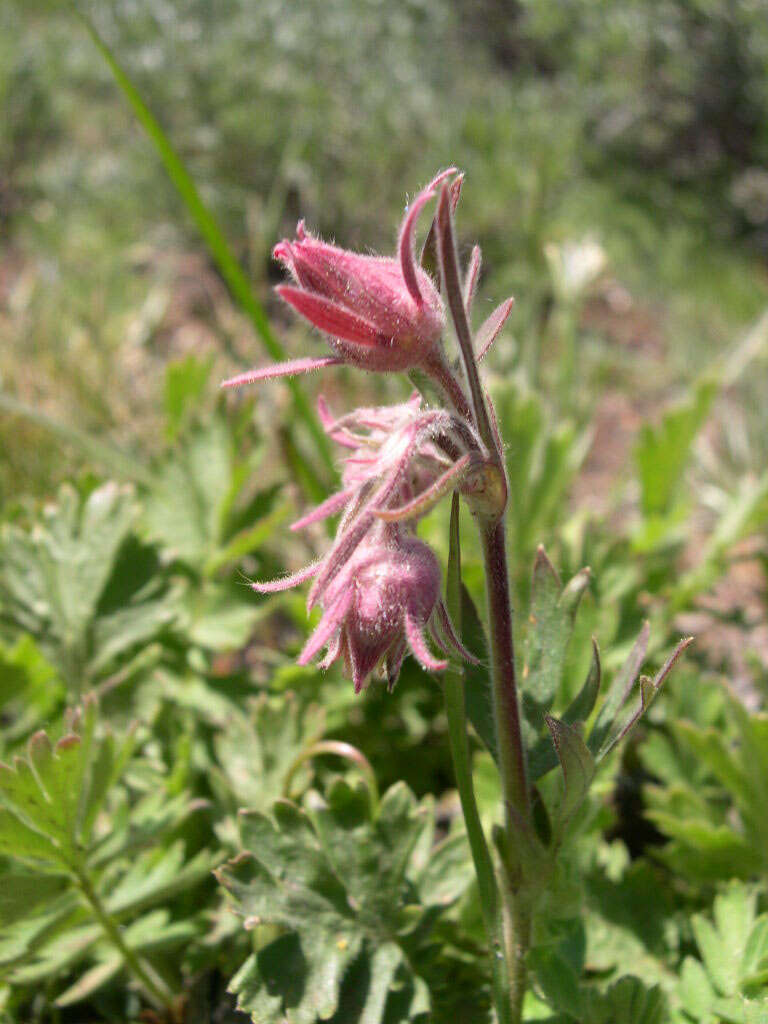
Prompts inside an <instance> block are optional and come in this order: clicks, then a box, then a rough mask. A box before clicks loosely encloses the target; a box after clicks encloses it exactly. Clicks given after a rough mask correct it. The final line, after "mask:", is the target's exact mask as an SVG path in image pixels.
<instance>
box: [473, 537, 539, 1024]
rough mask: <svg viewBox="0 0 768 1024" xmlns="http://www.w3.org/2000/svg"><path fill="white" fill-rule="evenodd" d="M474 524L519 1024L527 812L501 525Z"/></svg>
mask: <svg viewBox="0 0 768 1024" xmlns="http://www.w3.org/2000/svg"><path fill="white" fill-rule="evenodd" d="M478 525H479V527H480V536H481V540H482V545H483V557H484V561H485V583H486V595H487V602H488V623H489V632H490V637H489V640H490V653H491V687H492V694H493V718H494V723H495V726H496V745H497V750H498V756H499V774H500V776H501V791H502V797H503V801H504V814H505V825H506V837H505V838H506V842H505V857H504V872H503V879H502V883H503V884H502V887H501V899H502V903H503V907H502V911H503V915H504V938H505V943H504V944H505V953H506V961H507V970H508V974H509V992H510V997H509V1004H510V1012H511V1017H510V1020H511V1021H512V1022H513V1024H519V1022H520V1021H521V1014H522V1005H523V998H524V996H525V988H526V967H525V956H526V953H527V950H528V944H529V942H530V930H531V921H530V911H529V909H528V907H527V902H526V896H525V892H524V890H523V889H522V885H521V883H522V882H523V879H522V866H523V865H522V856H521V853H520V851H519V848H518V847H517V845H516V843H515V836H516V835H518V834H519V833H520V832H521V830H524V829H526V828H528V827H529V822H530V816H531V808H530V797H529V793H528V780H527V771H526V764H525V751H524V748H523V739H522V733H521V731H520V709H519V705H518V698H517V682H516V678H515V650H514V639H513V633H512V603H511V600H510V592H509V572H508V569H507V552H506V538H505V530H504V521H503V519H502V520H499V521H498V522H497V523H490V522H488V523H483V522H482V521H480V522H479V524H478Z"/></svg>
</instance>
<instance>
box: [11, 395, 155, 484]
mask: <svg viewBox="0 0 768 1024" xmlns="http://www.w3.org/2000/svg"><path fill="white" fill-rule="evenodd" d="M0 410H2V411H3V412H5V413H8V415H10V416H23V417H24V419H26V420H29V422H30V423H34V424H35V425H36V426H38V427H42V428H43V430H47V431H48V432H49V433H51V434H54V435H55V436H56V437H58V438H59V439H60V440H61V441H64V442H65V443H67V444H71V445H72V446H73V447H74V448H77V449H78V450H79V451H81V452H83V454H84V455H85V456H86V457H87V458H89V459H93V461H94V462H98V463H100V464H101V465H102V466H104V467H105V468H106V469H108V470H109V471H110V473H114V474H115V475H116V476H118V477H121V478H123V479H125V480H132V481H135V482H137V483H142V484H149V483H151V482H152V476H151V474H150V473H149V471H148V470H147V469H146V468H145V467H144V466H142V465H141V463H140V462H138V461H137V459H136V458H134V457H133V456H132V455H131V454H130V453H128V452H124V451H122V449H120V448H117V447H115V446H114V445H111V444H108V443H107V442H106V441H99V440H98V439H97V438H96V437H92V436H91V435H90V434H86V433H85V432H84V431H82V430H78V429H77V427H70V426H68V425H67V424H66V423H60V422H59V421H58V420H55V419H53V418H52V417H50V416H48V415H46V414H45V413H44V412H40V411H39V410H38V409H35V408H34V406H31V405H27V403H26V402H22V401H20V400H19V399H18V398H13V397H12V396H11V395H7V394H4V393H3V392H0Z"/></svg>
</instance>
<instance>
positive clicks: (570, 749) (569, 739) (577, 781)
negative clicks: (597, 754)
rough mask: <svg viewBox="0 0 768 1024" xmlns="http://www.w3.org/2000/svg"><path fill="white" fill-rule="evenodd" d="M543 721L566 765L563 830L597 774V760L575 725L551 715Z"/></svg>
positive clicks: (561, 817)
mask: <svg viewBox="0 0 768 1024" xmlns="http://www.w3.org/2000/svg"><path fill="white" fill-rule="evenodd" d="M544 721H545V722H546V724H547V728H548V729H549V731H550V733H551V735H552V742H553V743H554V745H555V750H556V751H557V756H558V758H559V759H560V764H561V765H562V768H563V780H564V790H563V799H562V802H561V804H560V807H559V809H558V819H559V828H560V830H561V831H562V828H563V826H564V825H566V824H567V822H568V821H569V819H570V818H571V817H572V816H573V815H574V813H575V812H576V811H577V810H578V808H579V807H580V806H581V803H582V801H583V800H584V797H585V796H586V795H587V793H588V791H589V787H590V786H591V784H592V780H593V778H594V777H595V759H594V758H593V757H592V755H591V754H590V752H589V750H588V749H587V747H586V745H585V743H584V741H583V740H582V738H581V736H579V734H578V733H577V732H576V730H575V729H574V728H573V727H572V726H570V725H567V724H566V723H565V722H559V721H558V720H557V719H556V718H552V716H551V715H545V716H544Z"/></svg>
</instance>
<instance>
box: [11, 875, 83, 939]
mask: <svg viewBox="0 0 768 1024" xmlns="http://www.w3.org/2000/svg"><path fill="white" fill-rule="evenodd" d="M67 884H68V883H67V879H66V878H63V877H61V876H57V875H39V874H34V875H32V874H20V873H18V872H10V871H6V872H3V873H2V874H1V875H0V927H5V926H6V925H9V924H13V923H14V922H17V921H19V920H21V919H22V918H24V917H28V916H29V915H30V914H34V913H35V912H36V910H37V909H38V907H39V906H40V904H41V903H43V904H45V903H50V902H52V901H53V900H54V899H55V898H56V897H57V896H60V895H61V894H62V893H63V892H64V891H65V890H66V888H67Z"/></svg>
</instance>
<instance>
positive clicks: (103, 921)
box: [73, 867, 174, 1009]
mask: <svg viewBox="0 0 768 1024" xmlns="http://www.w3.org/2000/svg"><path fill="white" fill-rule="evenodd" d="M73 871H74V875H75V879H76V881H77V885H78V888H79V889H80V892H81V893H82V894H83V896H84V897H85V900H86V902H87V903H88V905H89V907H90V908H91V911H92V913H93V916H94V917H95V918H96V920H97V921H98V922H99V924H100V925H101V927H102V929H103V930H104V934H105V935H106V937H107V938H108V939H109V941H110V942H111V943H112V945H113V946H114V947H115V949H117V951H118V952H119V953H120V955H121V956H122V958H123V962H124V963H125V966H126V967H127V968H128V970H129V971H130V972H131V974H133V976H134V978H135V979H136V981H137V982H138V983H139V984H140V985H141V987H142V988H143V989H144V993H145V995H146V996H147V998H148V1000H149V1001H150V1002H151V1003H152V1005H153V1006H154V1007H155V1008H156V1009H165V1008H167V1007H169V1006H171V1005H172V1004H173V1000H174V996H173V993H172V992H171V991H170V989H169V988H168V987H167V986H166V984H165V982H164V981H163V980H162V979H161V978H159V977H158V976H157V975H156V974H155V972H154V971H152V970H151V968H150V967H149V965H148V964H146V963H145V962H144V961H143V960H142V959H141V958H140V957H139V956H137V954H136V953H135V952H134V950H132V949H131V948H130V947H129V946H128V944H127V943H126V941H125V939H124V938H123V934H122V932H121V930H120V926H119V925H118V923H117V921H115V919H114V917H113V916H112V915H111V914H110V913H109V911H108V910H107V908H106V907H105V906H104V904H103V903H102V902H101V898H100V896H99V894H98V893H97V892H96V890H95V889H94V887H93V885H92V883H91V880H90V878H89V877H88V874H87V872H86V871H85V870H84V869H82V868H80V867H76V868H73Z"/></svg>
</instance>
